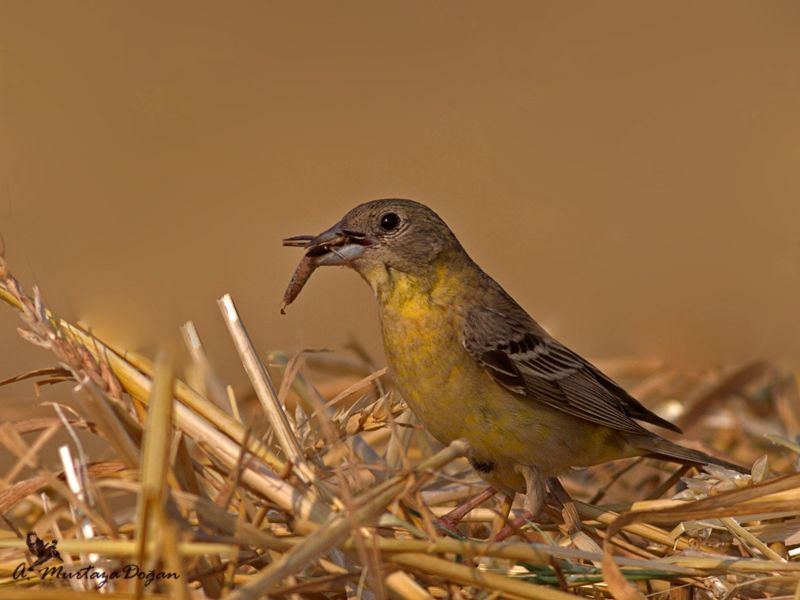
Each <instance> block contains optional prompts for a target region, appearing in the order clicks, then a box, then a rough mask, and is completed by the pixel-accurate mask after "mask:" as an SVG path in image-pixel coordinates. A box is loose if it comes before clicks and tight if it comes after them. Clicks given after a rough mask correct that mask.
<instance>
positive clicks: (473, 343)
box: [463, 306, 680, 434]
mask: <svg viewBox="0 0 800 600" xmlns="http://www.w3.org/2000/svg"><path fill="white" fill-rule="evenodd" d="M510 308H512V307H510ZM513 309H516V310H510V311H501V310H497V309H494V308H491V307H488V306H479V307H476V308H473V309H472V310H471V311H470V312H469V313H468V314H467V318H466V322H465V326H464V333H463V344H464V347H465V348H466V350H467V352H468V353H469V354H470V355H471V356H472V357H473V358H474V359H475V360H476V361H478V363H480V364H481V365H482V366H483V367H484V368H485V369H486V371H487V372H488V373H489V374H490V375H491V376H492V377H493V378H494V379H495V381H497V382H498V383H500V384H501V385H503V386H505V387H506V388H508V389H510V390H511V391H513V392H515V393H517V394H520V395H522V396H526V397H528V398H530V399H532V400H536V401H538V402H542V403H544V404H546V405H548V406H551V407H553V408H556V409H558V410H562V411H564V412H565V413H568V414H571V415H573V416H576V417H579V418H581V419H585V420H587V421H592V422H595V423H598V424H600V425H604V426H606V427H610V428H612V429H617V430H620V431H626V432H630V433H638V434H641V433H646V430H645V429H644V428H643V427H642V426H641V425H639V424H638V423H637V422H636V421H635V420H634V419H640V420H643V421H647V422H649V423H653V424H655V425H659V426H661V427H665V428H667V429H671V430H673V431H680V429H678V428H677V427H676V426H675V425H673V424H672V423H670V422H669V421H666V420H664V419H662V418H661V417H659V416H658V415H656V414H654V413H652V412H651V411H649V410H648V409H647V408H645V407H644V406H642V405H641V404H640V403H639V402H638V401H637V400H636V399H635V398H633V397H632V396H631V395H629V394H628V393H627V392H626V391H625V390H623V389H622V388H621V387H619V386H618V385H617V384H616V383H614V382H613V381H612V380H611V379H610V378H608V377H607V376H606V375H604V374H603V373H602V372H601V371H600V370H599V369H597V368H596V367H595V366H593V365H592V364H591V363H590V362H589V361H587V360H585V359H584V358H581V357H580V356H578V355H577V354H575V353H574V352H573V351H572V350H570V349H569V348H567V347H566V346H564V345H563V344H561V343H560V342H558V341H557V340H555V339H553V338H551V337H550V336H548V335H547V334H546V333H544V330H542V329H541V328H540V327H538V326H537V325H536V324H535V322H533V321H532V320H531V319H530V318H529V317H527V315H526V314H524V312H523V311H522V309H519V308H518V307H516V306H513ZM514 312H522V315H513V314H512V313H514ZM523 315H524V316H523Z"/></svg>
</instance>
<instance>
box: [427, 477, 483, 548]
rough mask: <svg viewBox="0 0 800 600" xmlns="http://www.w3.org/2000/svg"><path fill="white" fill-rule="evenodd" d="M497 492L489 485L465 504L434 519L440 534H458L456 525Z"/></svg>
mask: <svg viewBox="0 0 800 600" xmlns="http://www.w3.org/2000/svg"><path fill="white" fill-rule="evenodd" d="M496 493H497V490H495V489H494V488H493V487H488V488H486V489H485V490H483V491H482V492H481V493H480V494H478V495H477V496H473V497H472V498H470V499H469V500H467V501H466V502H464V504H461V505H459V506H456V507H455V508H454V509H453V510H451V511H450V512H449V513H447V514H446V515H443V516H441V517H439V518H438V519H436V520H435V521H434V525H435V526H436V529H437V530H438V532H439V535H441V536H445V535H452V534H457V533H458V531H457V530H456V527H457V526H458V524H459V523H460V522H461V519H463V518H464V517H466V516H467V515H468V514H469V513H470V511H471V510H472V509H473V508H476V507H478V506H480V505H481V504H483V503H484V502H486V501H487V500H488V499H489V498H491V497H492V496H494V495H495V494H496Z"/></svg>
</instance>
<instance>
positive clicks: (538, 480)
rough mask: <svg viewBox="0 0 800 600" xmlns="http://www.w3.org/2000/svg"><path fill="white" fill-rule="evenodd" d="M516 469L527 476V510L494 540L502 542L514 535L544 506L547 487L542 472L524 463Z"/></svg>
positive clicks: (524, 503)
mask: <svg viewBox="0 0 800 600" xmlns="http://www.w3.org/2000/svg"><path fill="white" fill-rule="evenodd" d="M516 470H517V471H519V472H520V473H521V474H522V476H523V477H524V478H525V500H524V502H523V506H524V507H525V511H524V512H523V513H522V515H520V516H519V517H517V518H516V519H513V520H512V521H511V522H510V523H508V524H507V525H506V526H505V527H503V528H502V529H501V530H500V531H499V532H498V533H497V535H495V536H494V540H493V541H495V542H501V541H503V540H505V539H507V538H509V537H511V536H512V535H514V533H516V532H517V530H519V528H520V527H522V526H523V525H525V524H526V523H527V522H528V521H531V520H533V519H535V518H536V517H537V516H538V515H539V513H541V512H542V509H543V508H544V500H545V494H546V488H545V478H544V475H542V472H541V471H539V469H535V468H533V467H528V466H523V465H518V466H517V467H516Z"/></svg>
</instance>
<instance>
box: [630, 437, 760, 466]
mask: <svg viewBox="0 0 800 600" xmlns="http://www.w3.org/2000/svg"><path fill="white" fill-rule="evenodd" d="M641 448H642V450H644V452H645V455H646V456H652V457H653V458H660V459H662V460H668V461H670V462H678V463H682V464H690V465H698V466H702V465H719V466H720V467H725V468H726V469H731V470H732V471H737V472H739V473H750V469H747V468H745V467H742V466H740V465H737V464H734V463H731V462H728V461H726V460H722V459H720V458H714V457H713V456H710V455H708V454H706V453H705V452H700V451H699V450H692V449H690V448H684V447H683V446H678V444H673V443H672V442H670V441H669V440H665V439H664V438H662V437H656V436H652V437H650V436H648V437H647V439H646V442H645V443H643V444H642V445H641Z"/></svg>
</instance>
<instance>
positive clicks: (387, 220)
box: [381, 212, 400, 231]
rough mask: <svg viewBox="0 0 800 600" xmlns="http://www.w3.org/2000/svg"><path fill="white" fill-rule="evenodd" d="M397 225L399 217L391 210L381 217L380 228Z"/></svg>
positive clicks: (389, 228) (385, 228) (386, 229)
mask: <svg viewBox="0 0 800 600" xmlns="http://www.w3.org/2000/svg"><path fill="white" fill-rule="evenodd" d="M398 225H400V217H398V216H397V215H396V214H395V213H393V212H390V213H386V214H384V215H383V216H382V217H381V229H383V230H384V231H392V230H393V229H397V226H398Z"/></svg>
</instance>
